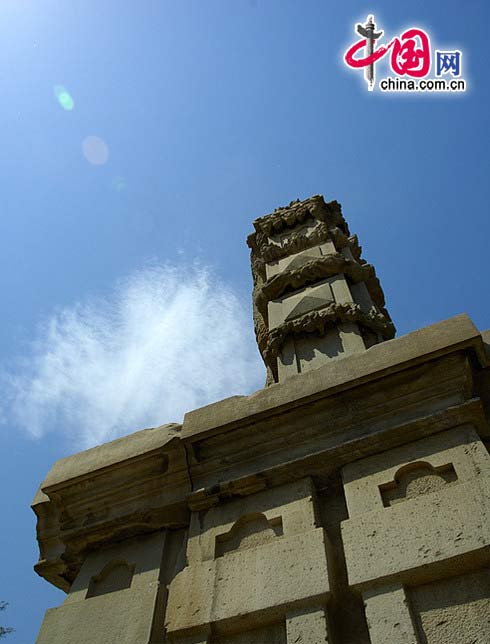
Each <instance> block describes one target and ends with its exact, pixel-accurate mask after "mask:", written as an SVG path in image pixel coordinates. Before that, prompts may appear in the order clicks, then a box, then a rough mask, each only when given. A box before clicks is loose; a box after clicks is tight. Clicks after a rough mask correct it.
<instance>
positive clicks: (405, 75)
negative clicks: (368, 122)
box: [344, 15, 466, 91]
mask: <svg viewBox="0 0 490 644" xmlns="http://www.w3.org/2000/svg"><path fill="white" fill-rule="evenodd" d="M355 32H356V34H358V35H359V36H361V38H360V40H358V41H357V42H355V43H354V44H353V45H351V46H350V47H349V48H348V49H347V51H346V52H345V53H344V62H345V64H346V65H347V66H348V67H350V68H352V69H362V68H364V78H365V79H366V82H367V86H368V90H369V91H373V90H374V88H375V69H374V68H375V65H376V64H377V63H379V62H380V61H381V60H382V59H383V58H385V59H386V61H387V62H388V64H389V68H390V69H391V71H392V72H393V73H394V74H395V78H388V79H384V80H383V81H381V83H380V89H381V90H383V91H385V90H391V91H394V90H395V89H396V90H398V91H399V90H404V91H406V90H418V91H419V90H424V91H434V90H435V91H442V90H444V91H446V90H451V91H461V90H462V91H464V90H465V89H466V84H465V81H464V80H462V82H461V83H458V84H457V85H455V84H454V82H451V81H446V80H442V79H441V80H439V81H435V80H431V79H428V80H426V79H427V77H428V76H429V74H430V71H431V67H432V63H433V60H432V55H431V42H430V38H429V34H428V33H427V32H426V31H425V30H424V29H421V28H419V27H412V28H410V29H406V30H405V31H404V32H403V33H401V34H400V35H399V36H395V37H394V38H392V39H391V40H390V41H389V42H388V43H387V44H381V38H382V36H383V30H377V29H376V24H375V22H374V16H372V15H370V16H368V18H367V21H366V23H365V24H364V25H362V24H357V25H356V26H355ZM434 53H435V68H436V69H435V75H436V78H437V77H439V78H440V77H441V76H443V75H450V76H451V77H454V78H458V77H459V76H460V75H461V57H462V54H461V52H460V51H459V50H456V51H440V50H436V51H435V52H434ZM400 79H403V82H400ZM421 79H424V80H421ZM389 81H390V82H389ZM390 83H391V84H390Z"/></svg>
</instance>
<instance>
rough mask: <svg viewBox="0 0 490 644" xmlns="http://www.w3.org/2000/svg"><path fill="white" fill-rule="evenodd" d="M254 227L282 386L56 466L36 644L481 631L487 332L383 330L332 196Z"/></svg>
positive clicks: (372, 284)
mask: <svg viewBox="0 0 490 644" xmlns="http://www.w3.org/2000/svg"><path fill="white" fill-rule="evenodd" d="M254 226H255V233H254V235H252V236H251V237H250V238H249V244H250V246H251V247H252V263H253V272H254V284H255V291H254V307H255V308H254V312H255V313H254V314H255V322H256V330H257V337H258V342H259V347H260V349H261V351H262V354H263V356H264V358H265V361H266V363H267V366H268V369H269V384H271V383H273V382H274V381H277V380H278V381H279V382H275V384H271V386H268V387H266V388H265V389H263V390H261V391H259V392H256V393H255V394H252V395H251V396H246V397H245V396H235V397H233V398H229V399H227V400H223V401H220V402H218V403H215V404H213V405H208V406H207V407H203V408H201V409H197V410H194V411H190V412H189V413H188V414H186V416H185V419H184V423H183V426H182V427H181V426H179V425H165V426H162V427H158V428H155V429H150V430H143V431H140V432H136V433H135V434H133V435H131V436H127V437H125V438H123V439H119V440H117V441H113V442H111V443H108V444H106V445H102V446H99V447H97V448H94V449H92V450H87V451H86V452H82V453H81V454H77V455H75V456H72V457H69V458H67V459H62V460H61V461H59V462H58V463H56V464H55V465H54V466H53V468H52V470H51V472H50V473H49V474H48V475H47V477H46V479H45V481H44V482H43V483H42V484H41V486H40V489H39V491H38V493H37V494H36V497H35V499H34V503H33V508H34V511H35V512H36V515H37V519H38V525H37V531H38V541H39V546H40V560H39V562H38V564H37V565H36V570H37V572H38V573H39V574H40V575H42V576H44V577H45V578H46V579H47V580H48V581H50V582H51V583H53V584H55V585H56V586H58V587H60V588H63V589H64V590H65V591H66V592H67V593H68V594H67V598H66V600H65V602H64V603H63V605H62V606H60V607H59V608H56V609H51V610H49V611H48V612H47V614H46V617H45V620H44V623H43V626H42V628H41V632H40V635H39V639H38V644H48V642H49V644H88V643H89V642H90V644H115V643H116V642H117V643H118V644H119V643H124V644H164V643H165V642H168V643H172V644H245V643H246V644H265V643H266V642H267V644H293V643H294V644H299V643H300V642H302V643H304V644H318V643H320V642H328V644H354V642H355V644H412V643H413V644H443V643H444V644H468V643H469V642H474V643H477V644H484V643H485V644H487V642H488V641H490V623H489V620H488V615H487V613H488V609H489V602H490V589H489V583H488V570H489V566H490V456H489V446H490V438H489V437H490V332H488V331H485V332H483V333H479V332H478V330H477V329H476V328H475V327H474V325H473V324H472V322H471V321H470V320H469V318H468V317H467V316H466V315H460V316H456V317H454V318H451V319H449V320H446V321H444V322H439V323H438V324H434V325H432V326H430V327H427V328H425V329H421V330H419V331H416V332H414V333H410V334H408V335H406V336H404V337H400V338H397V339H388V338H390V337H391V335H392V333H393V327H392V324H391V320H390V319H389V316H388V314H387V312H386V310H385V308H384V298H383V294H382V291H381V288H380V286H379V283H378V281H377V278H376V277H375V273H374V269H373V268H372V267H371V266H369V265H368V264H366V263H365V262H364V261H363V260H362V259H361V249H360V247H359V245H358V242H357V238H355V236H351V235H350V234H349V230H348V228H347V224H346V222H345V220H344V219H343V217H342V214H341V211H340V206H339V205H338V204H337V203H336V202H331V203H329V204H326V203H325V202H324V201H323V199H322V198H321V197H312V198H311V199H309V200H305V201H303V202H295V203H293V204H290V206H289V207H287V208H283V209H279V210H277V211H275V212H274V213H272V215H267V216H265V217H263V218H260V219H258V220H256V222H255V223H254Z"/></svg>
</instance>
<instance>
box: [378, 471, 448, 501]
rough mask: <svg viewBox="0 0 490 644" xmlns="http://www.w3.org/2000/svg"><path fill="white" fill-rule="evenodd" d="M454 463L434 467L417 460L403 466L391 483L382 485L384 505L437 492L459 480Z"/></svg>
mask: <svg viewBox="0 0 490 644" xmlns="http://www.w3.org/2000/svg"><path fill="white" fill-rule="evenodd" d="M457 478H458V477H457V476H456V472H455V470H454V467H453V465H452V464H450V463H449V464H447V465H443V466H441V467H437V468H434V467H432V465H431V464H430V463H425V462H422V461H417V462H416V463H410V464H408V465H405V466H403V467H401V468H400V469H399V470H398V471H397V473H396V474H395V477H394V480H393V481H391V482H390V483H386V484H384V485H380V488H379V489H380V492H381V496H382V498H383V505H384V506H385V507H390V506H391V505H394V504H395V503H400V501H405V500H406V499H412V498H415V497H417V496H420V495H421V494H430V493H431V492H436V491H437V490H440V489H441V488H443V487H444V486H446V485H447V484H449V483H453V482H454V481H456V480H457Z"/></svg>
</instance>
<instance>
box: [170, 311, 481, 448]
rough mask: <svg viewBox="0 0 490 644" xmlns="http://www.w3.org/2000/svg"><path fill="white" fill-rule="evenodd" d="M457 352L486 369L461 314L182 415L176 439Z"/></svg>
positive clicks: (237, 423) (478, 342) (477, 342)
mask: <svg viewBox="0 0 490 644" xmlns="http://www.w3.org/2000/svg"><path fill="white" fill-rule="evenodd" d="M461 349H472V350H473V351H474V352H475V353H476V355H477V357H478V360H479V361H480V363H481V364H483V365H486V364H487V362H488V360H487V357H486V355H485V352H484V346H483V341H482V337H481V335H480V333H479V331H478V330H477V329H476V327H475V326H474V324H473V323H472V322H471V320H470V319H469V317H468V316H467V315H466V314H461V315H457V316H455V317H453V318H450V319H449V320H445V321H443V322H438V323H437V324H433V325H431V326H428V327H425V328H424V329H420V330H418V331H414V332H413V333H409V334H407V335H405V336H402V337H400V338H396V339H394V340H388V341H386V342H382V343H381V344H377V345H375V346H373V347H371V348H370V349H368V350H366V351H365V352H363V353H358V354H356V355H352V356H347V357H345V358H339V359H338V360H333V361H332V362H331V363H330V364H327V365H325V366H323V367H320V368H318V369H313V370H312V371H309V372H307V373H304V374H299V375H297V376H293V377H291V378H290V379H288V380H287V381H286V382H284V383H282V384H275V385H271V386H270V387H268V388H266V389H263V390H260V391H257V392H256V393H254V394H252V395H251V396H233V397H231V398H227V399H225V400H221V401H219V402H216V403H213V404H211V405H207V406H206V407H201V408H200V409H196V410H194V411H191V412H188V413H187V414H186V415H185V417H184V424H183V428H182V439H183V440H184V441H189V442H192V440H193V439H194V437H195V436H197V435H200V436H199V437H200V438H201V437H202V435H203V434H204V433H206V432H209V433H212V432H215V433H220V432H221V431H223V430H224V429H225V428H228V427H238V426H240V425H243V424H245V423H246V424H250V423H252V422H253V419H254V417H255V416H258V415H266V414H270V413H277V412H278V411H280V409H281V407H282V408H285V407H289V408H291V407H294V406H295V405H297V404H304V403H305V402H310V401H313V400H315V399H318V398H324V397H327V396H330V395H333V394H335V393H338V392H339V391H342V390H346V389H349V388H352V387H354V386H357V385H359V384H362V383H365V382H368V381H370V380H375V379H378V378H381V377H383V376H385V375H387V374H388V373H394V372H396V371H400V370H403V369H406V368H407V367H408V366H412V365H415V364H419V363H422V362H427V361H428V360H432V359H434V358H437V357H439V356H442V355H445V354H448V353H452V352H454V351H458V350H461Z"/></svg>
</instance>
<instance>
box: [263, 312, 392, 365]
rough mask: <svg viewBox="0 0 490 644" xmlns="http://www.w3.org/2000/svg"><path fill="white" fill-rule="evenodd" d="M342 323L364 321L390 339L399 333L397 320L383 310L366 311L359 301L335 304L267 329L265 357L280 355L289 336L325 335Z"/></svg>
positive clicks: (267, 358) (364, 323) (365, 324)
mask: <svg viewBox="0 0 490 644" xmlns="http://www.w3.org/2000/svg"><path fill="white" fill-rule="evenodd" d="M342 322H360V323H361V324H363V326H365V327H367V328H368V329H371V330H372V331H374V332H376V333H379V334H381V335H382V336H384V337H386V338H392V337H393V336H394V334H395V329H394V326H393V323H392V322H391V321H388V320H386V318H385V317H384V316H383V315H382V314H381V313H377V312H376V311H374V310H372V311H370V312H369V313H365V312H364V311H363V310H362V309H361V307H360V306H359V305H358V304H354V303H352V304H337V303H334V304H330V305H329V306H327V307H326V308H325V309H323V310H321V311H310V312H309V313H305V314H304V315H302V316H301V317H300V318H295V319H294V320H286V321H285V322H284V324H281V326H279V327H276V328H275V329H272V330H271V331H267V338H266V341H265V342H264V343H263V344H264V349H263V356H264V359H265V360H266V361H267V360H269V361H271V360H272V359H274V358H276V357H277V356H278V355H279V352H280V350H281V347H282V345H283V344H284V340H285V339H286V337H287V336H288V335H299V334H301V333H313V332H317V333H318V334H319V335H324V334H325V332H326V331H327V330H328V329H329V328H332V327H334V326H336V325H337V324H339V323H342Z"/></svg>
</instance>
